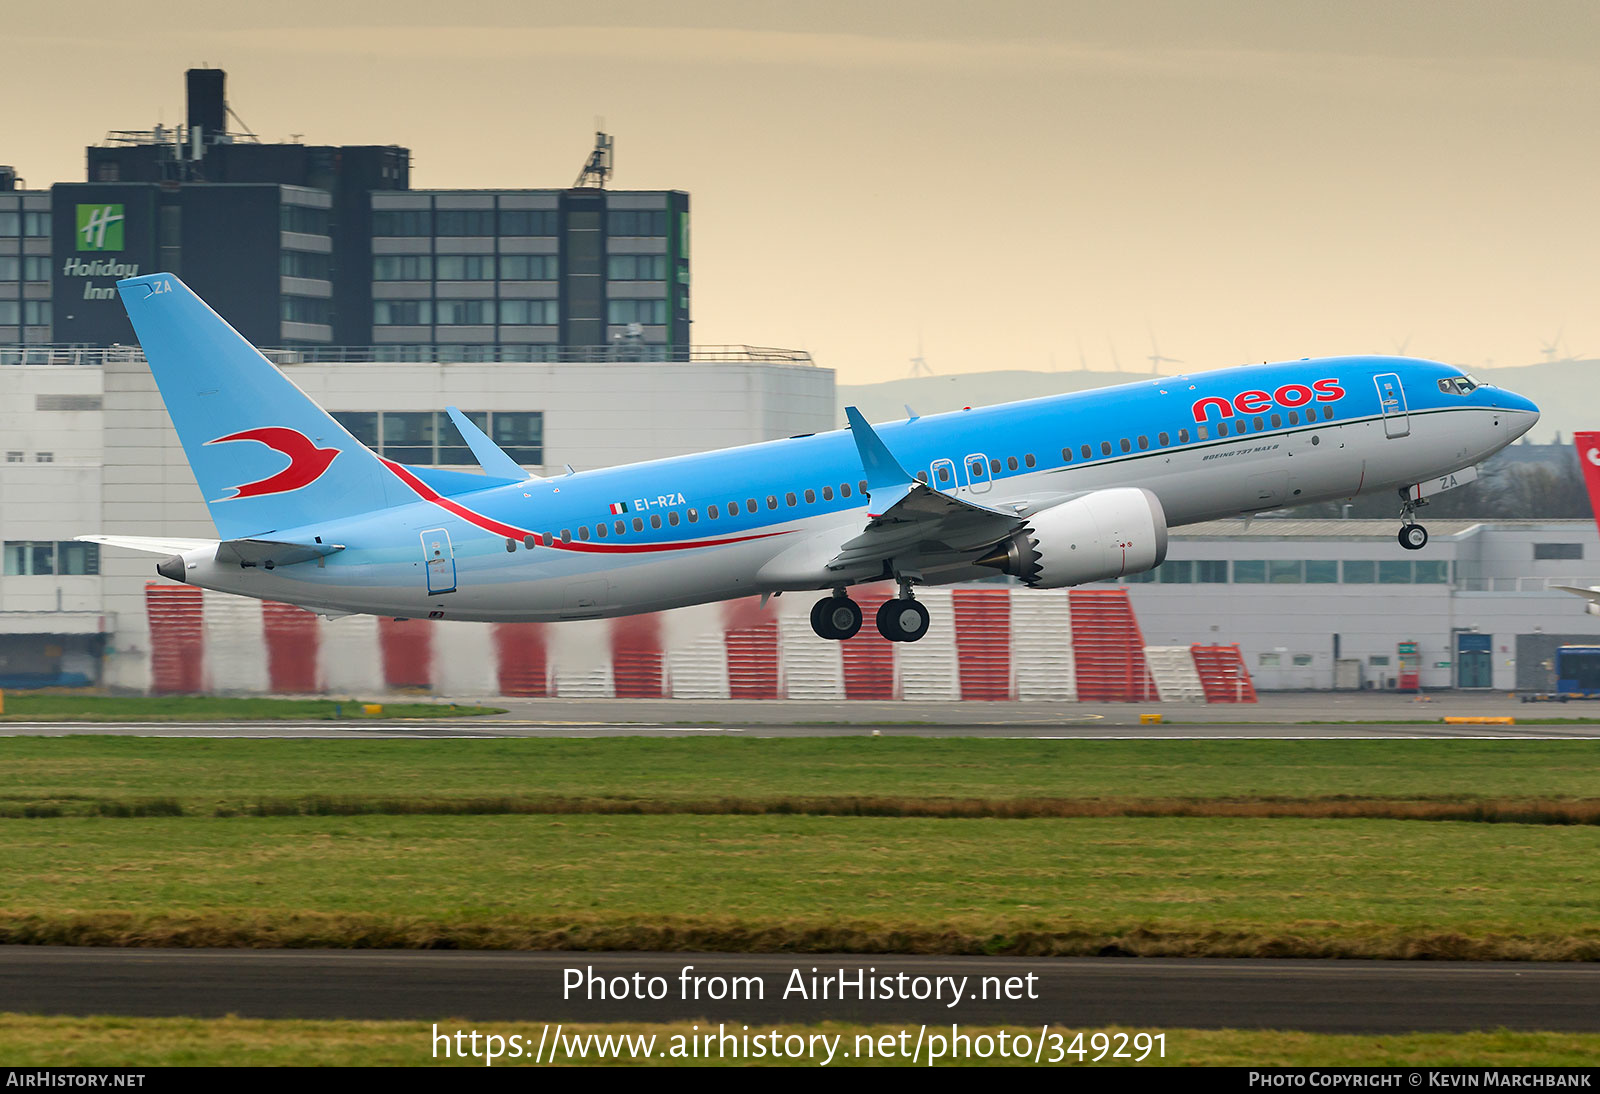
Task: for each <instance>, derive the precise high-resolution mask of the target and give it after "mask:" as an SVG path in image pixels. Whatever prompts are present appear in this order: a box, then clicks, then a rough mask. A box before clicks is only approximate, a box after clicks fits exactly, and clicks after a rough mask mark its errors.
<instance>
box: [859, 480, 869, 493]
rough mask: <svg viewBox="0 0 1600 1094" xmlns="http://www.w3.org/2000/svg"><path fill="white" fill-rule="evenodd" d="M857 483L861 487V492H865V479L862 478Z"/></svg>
mask: <svg viewBox="0 0 1600 1094" xmlns="http://www.w3.org/2000/svg"><path fill="white" fill-rule="evenodd" d="M858 485H859V486H860V487H861V492H862V493H863V494H865V493H866V492H867V480H866V479H862V480H861V482H860V483H859V484H858Z"/></svg>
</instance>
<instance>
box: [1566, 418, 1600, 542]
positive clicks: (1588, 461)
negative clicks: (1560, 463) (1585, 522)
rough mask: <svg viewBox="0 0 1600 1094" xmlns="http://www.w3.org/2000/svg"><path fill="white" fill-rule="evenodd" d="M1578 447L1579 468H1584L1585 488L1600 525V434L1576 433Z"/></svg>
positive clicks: (1574, 440)
mask: <svg viewBox="0 0 1600 1094" xmlns="http://www.w3.org/2000/svg"><path fill="white" fill-rule="evenodd" d="M1572 440H1573V443H1574V444H1576V445H1577V446H1578V466H1579V467H1581V468H1583V486H1584V489H1585V490H1587V491H1588V492H1589V507H1590V508H1591V509H1593V510H1594V519H1595V521H1596V523H1597V524H1600V433H1574V434H1573V435H1572Z"/></svg>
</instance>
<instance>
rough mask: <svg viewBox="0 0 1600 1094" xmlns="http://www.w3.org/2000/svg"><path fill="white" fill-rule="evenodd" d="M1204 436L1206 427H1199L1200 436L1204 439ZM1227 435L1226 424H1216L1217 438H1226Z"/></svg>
mask: <svg viewBox="0 0 1600 1094" xmlns="http://www.w3.org/2000/svg"><path fill="white" fill-rule="evenodd" d="M1205 435H1206V427H1205V426H1201V427H1200V436H1202V437H1204V436H1205ZM1227 435H1228V423H1227V422H1218V423H1217V436H1219V437H1226V436H1227Z"/></svg>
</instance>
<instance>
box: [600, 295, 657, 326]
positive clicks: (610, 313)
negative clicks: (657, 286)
mask: <svg viewBox="0 0 1600 1094" xmlns="http://www.w3.org/2000/svg"><path fill="white" fill-rule="evenodd" d="M666 321H667V302H666V301H665V300H608V301H606V322H607V323H610V324H612V325H613V326H620V325H622V324H624V323H642V324H645V325H646V326H659V325H661V324H662V323H665V322H666Z"/></svg>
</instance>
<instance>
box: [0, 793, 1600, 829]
mask: <svg viewBox="0 0 1600 1094" xmlns="http://www.w3.org/2000/svg"><path fill="white" fill-rule="evenodd" d="M569 814H590V815H595V816H674V815H685V816H812V817H923V818H968V819H973V818H996V819H1008V820H1039V819H1046V818H1054V819H1065V818H1081V817H1236V818H1256V819H1262V820H1275V819H1276V820H1281V819H1286V818H1301V819H1323V820H1328V819H1342V820H1420V821H1462V822H1469V823H1480V824H1556V825H1570V824H1600V799H1594V798H1589V799H1583V800H1578V801H1556V800H1532V801H1522V800H1492V801H1475V802H1473V801H1467V802H1462V801H1448V800H1447V801H1434V800H1429V799H1425V798H1413V799H1392V798H1353V797H1333V798H1246V799H1227V798H1181V799H1172V798H1154V799H1150V798H1132V799H1119V798H892V797H866V798H854V797H802V796H795V797H775V798H645V799H640V798H622V797H619V798H593V797H559V796H527V797H488V798H467V797H454V798H441V797H413V798H387V797H375V796H369V795H340V796H332V795H326V794H310V795H305V796H303V797H274V798H257V799H256V800H255V801H254V802H251V803H249V804H246V805H242V806H232V805H220V806H216V807H215V808H214V809H212V810H211V811H210V815H212V816H216V817H238V816H245V817H363V816H391V817H403V816H530V815H532V816H565V815H569ZM204 815H206V814H205V813H204V812H199V811H197V810H195V809H193V808H190V807H185V805H184V803H183V802H182V801H180V800H179V799H177V798H134V799H118V798H98V797H93V796H83V797H76V798H72V799H67V800H31V801H30V800H23V801H0V818H12V819H17V818H58V817H125V818H142V817H182V816H204Z"/></svg>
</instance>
